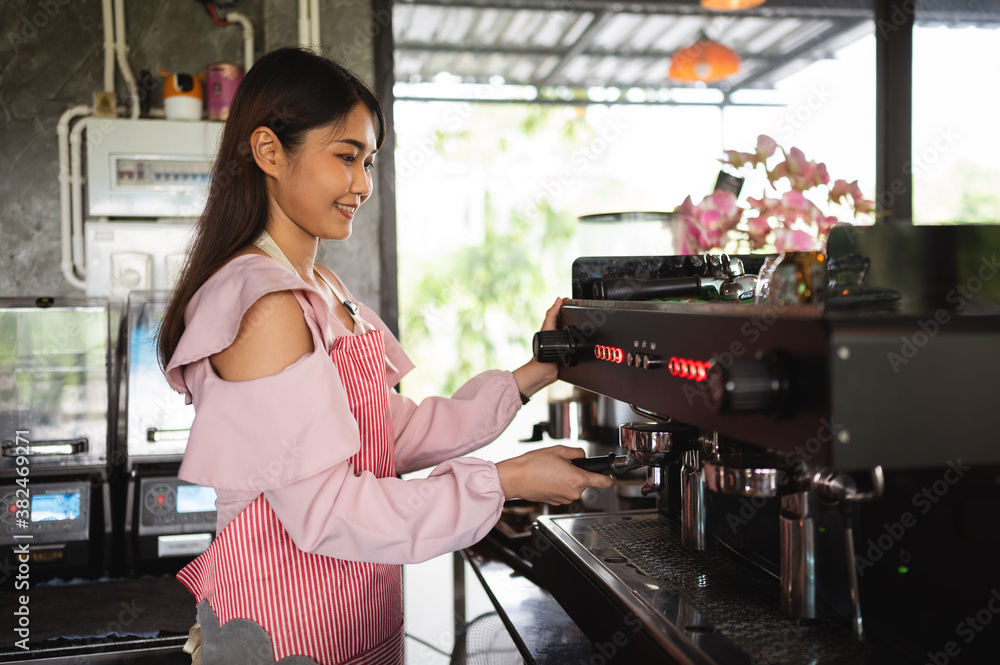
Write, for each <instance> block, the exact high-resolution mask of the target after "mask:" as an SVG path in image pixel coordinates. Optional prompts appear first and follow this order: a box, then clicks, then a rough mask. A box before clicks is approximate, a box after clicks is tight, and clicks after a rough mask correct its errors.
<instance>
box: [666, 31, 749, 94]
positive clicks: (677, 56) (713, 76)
mask: <svg viewBox="0 0 1000 665" xmlns="http://www.w3.org/2000/svg"><path fill="white" fill-rule="evenodd" d="M738 71H740V56H738V55H736V51H734V50H733V49H731V48H729V47H728V46H723V45H722V44H720V43H719V42H717V41H715V40H713V39H709V38H708V36H707V35H706V34H704V33H702V34H701V36H699V37H698V41H696V42H695V43H694V44H691V45H690V46H686V47H684V48H682V49H681V50H679V51H677V52H676V53H674V56H673V57H672V58H671V59H670V72H669V74H668V76H669V77H670V78H671V79H673V80H675V81H686V82H694V81H704V82H705V83H713V82H715V81H721V80H723V79H726V78H728V77H730V76H732V75H733V74H735V73H736V72H738Z"/></svg>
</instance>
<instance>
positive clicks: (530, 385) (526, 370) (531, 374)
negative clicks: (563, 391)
mask: <svg viewBox="0 0 1000 665" xmlns="http://www.w3.org/2000/svg"><path fill="white" fill-rule="evenodd" d="M568 300H569V299H568V298H566V299H563V298H556V301H555V302H554V303H552V306H551V307H549V309H548V310H547V311H546V312H545V320H544V321H543V322H542V327H541V330H555V329H556V320H557V319H558V318H559V308H560V307H562V304H563V302H566V301H568ZM558 377H559V367H558V366H557V365H556V364H555V363H540V362H538V361H537V360H535V359H534V358H532V359H531V360H529V361H528V362H527V363H525V364H524V365H522V366H521V367H518V368H517V369H516V370H514V380H515V381H517V389H518V390H520V391H521V394H522V395H524V396H526V397H531V396H532V395H534V394H535V393H537V392H538V391H539V390H541V389H542V388H544V387H545V386H547V385H549V384H550V383H552V382H553V381H555V380H556V379H557V378H558Z"/></svg>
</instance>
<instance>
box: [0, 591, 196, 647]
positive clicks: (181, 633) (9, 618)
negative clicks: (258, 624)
mask: <svg viewBox="0 0 1000 665" xmlns="http://www.w3.org/2000/svg"><path fill="white" fill-rule="evenodd" d="M21 595H27V596H28V597H29V599H30V600H29V604H28V609H29V612H30V614H29V617H28V620H29V631H30V634H29V639H28V642H27V644H26V646H28V647H29V648H28V650H24V649H22V648H19V647H18V646H17V645H16V644H15V642H16V641H17V640H19V639H20V638H19V637H18V636H17V634H16V633H14V631H13V629H14V627H15V625H14V622H15V621H16V617H15V614H14V612H15V610H16V609H17V606H18V605H17V603H18V602H19V600H18V599H19V596H21ZM0 617H2V618H0V627H3V631H2V633H0V662H5V663H7V662H21V661H42V662H46V663H61V662H71V663H116V664H122V665H124V664H127V663H135V664H136V665H138V664H139V663H150V664H162V665H173V664H175V663H177V664H180V663H190V662H191V657H190V656H189V655H188V654H185V653H184V652H183V651H182V650H181V647H182V646H183V645H184V642H186V641H187V632H188V629H189V628H190V627H191V626H192V625H193V624H194V622H195V604H194V599H193V597H192V596H191V594H190V592H188V590H187V589H186V588H184V586H183V585H182V584H181V583H180V582H178V581H177V580H176V579H174V578H173V577H168V576H164V577H139V578H133V579H118V580H102V581H88V582H81V583H72V584H45V585H39V586H37V587H32V588H31V589H29V590H28V591H15V590H13V589H4V590H3V592H2V593H0Z"/></svg>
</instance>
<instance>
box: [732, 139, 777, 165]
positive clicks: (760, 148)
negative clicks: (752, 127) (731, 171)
mask: <svg viewBox="0 0 1000 665" xmlns="http://www.w3.org/2000/svg"><path fill="white" fill-rule="evenodd" d="M777 149H778V143H777V142H776V141H775V140H774V139H772V138H771V137H770V136H767V135H766V134H761V135H760V136H758V137H757V147H756V148H754V152H740V151H739V150H726V158H725V159H722V160H720V161H722V162H723V163H727V164H732V165H733V166H735V167H736V168H740V167H741V166H743V165H744V164H750V165H751V166H757V165H758V164H763V163H764V162H766V161H767V158H768V157H770V156H771V155H773V154H774V152H775V150H777Z"/></svg>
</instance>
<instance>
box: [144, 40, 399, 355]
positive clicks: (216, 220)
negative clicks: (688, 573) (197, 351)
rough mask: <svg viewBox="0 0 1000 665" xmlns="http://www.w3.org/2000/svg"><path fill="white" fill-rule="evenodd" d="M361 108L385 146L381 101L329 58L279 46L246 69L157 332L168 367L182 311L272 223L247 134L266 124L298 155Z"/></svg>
mask: <svg viewBox="0 0 1000 665" xmlns="http://www.w3.org/2000/svg"><path fill="white" fill-rule="evenodd" d="M359 103H363V104H364V105H365V106H367V107H368V108H369V109H370V110H371V113H372V116H373V120H374V123H375V134H376V138H377V145H378V146H381V145H382V141H383V140H384V139H385V132H386V128H385V116H384V115H383V114H382V107H381V105H380V104H379V102H378V99H377V98H376V97H375V95H374V93H372V91H371V90H370V89H369V88H368V86H366V85H365V84H364V82H363V81H361V79H359V78H358V77H357V76H356V75H355V74H353V73H352V72H350V71H348V70H347V69H345V68H344V67H341V66H340V65H338V64H337V63H335V62H333V61H332V60H329V59H328V58H324V57H322V56H319V55H316V54H314V53H311V52H309V51H306V50H303V49H298V48H282V49H278V50H276V51H272V52H271V53H268V54H267V55H265V56H264V57H262V58H261V59H260V60H258V61H257V62H256V64H254V66H253V67H252V68H251V69H250V71H249V72H247V75H246V76H245V77H244V78H243V81H242V82H241V83H240V86H239V88H238V89H237V90H236V95H235V97H234V98H233V103H232V105H231V107H230V110H229V119H228V120H227V121H226V126H225V129H223V132H222V140H221V142H220V144H219V153H218V155H217V157H216V160H215V164H214V166H213V167H212V184H211V187H210V189H209V193H208V202H207V203H206V205H205V212H204V213H202V215H201V219H200V220H199V221H198V224H197V228H196V229H195V234H194V239H193V241H192V244H191V247H190V249H189V250H188V256H187V260H186V261H185V264H184V269H183V271H182V272H181V275H180V277H179V278H178V280H177V285H176V286H175V287H174V290H173V293H172V294H171V297H170V303H169V305H168V306H167V311H166V314H165V315H164V319H163V324H162V325H161V327H160V333H159V339H158V342H157V343H158V351H159V356H160V362H161V364H162V366H163V367H166V366H167V363H168V362H169V361H170V357H171V356H172V355H173V354H174V350H175V349H176V348H177V343H178V342H179V341H180V338H181V335H182V334H183V333H184V310H185V309H186V308H187V305H188V303H189V302H191V298H192V297H193V296H194V294H195V292H197V291H198V289H199V288H201V286H202V284H204V283H205V281H206V280H208V278H209V277H211V276H212V275H213V274H214V273H215V271H217V270H218V269H219V268H221V267H222V266H223V265H224V264H225V263H226V262H227V261H229V260H230V259H231V258H233V256H235V255H236V254H237V253H238V252H240V250H242V249H244V248H246V247H248V246H249V245H250V244H251V243H252V242H253V241H254V240H255V239H256V238H257V236H258V235H260V234H261V232H262V231H264V227H265V225H266V224H267V210H268V207H267V187H266V180H265V176H264V173H263V171H261V170H260V168H259V167H258V166H257V164H256V162H254V160H253V155H252V154H251V151H250V135H251V134H252V133H253V131H254V130H255V129H257V128H258V127H269V128H270V129H271V130H272V131H273V132H274V133H275V135H277V137H278V139H279V141H280V142H281V145H282V147H283V148H284V149H285V151H286V152H288V153H290V154H295V153H296V152H297V151H298V149H299V148H301V146H302V141H303V139H304V138H305V133H306V132H307V131H308V130H310V129H314V128H317V127H326V126H329V125H332V124H334V123H337V122H340V121H343V120H344V119H345V118H346V117H347V115H348V113H350V111H351V109H353V108H354V107H355V106H356V105H357V104H359Z"/></svg>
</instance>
